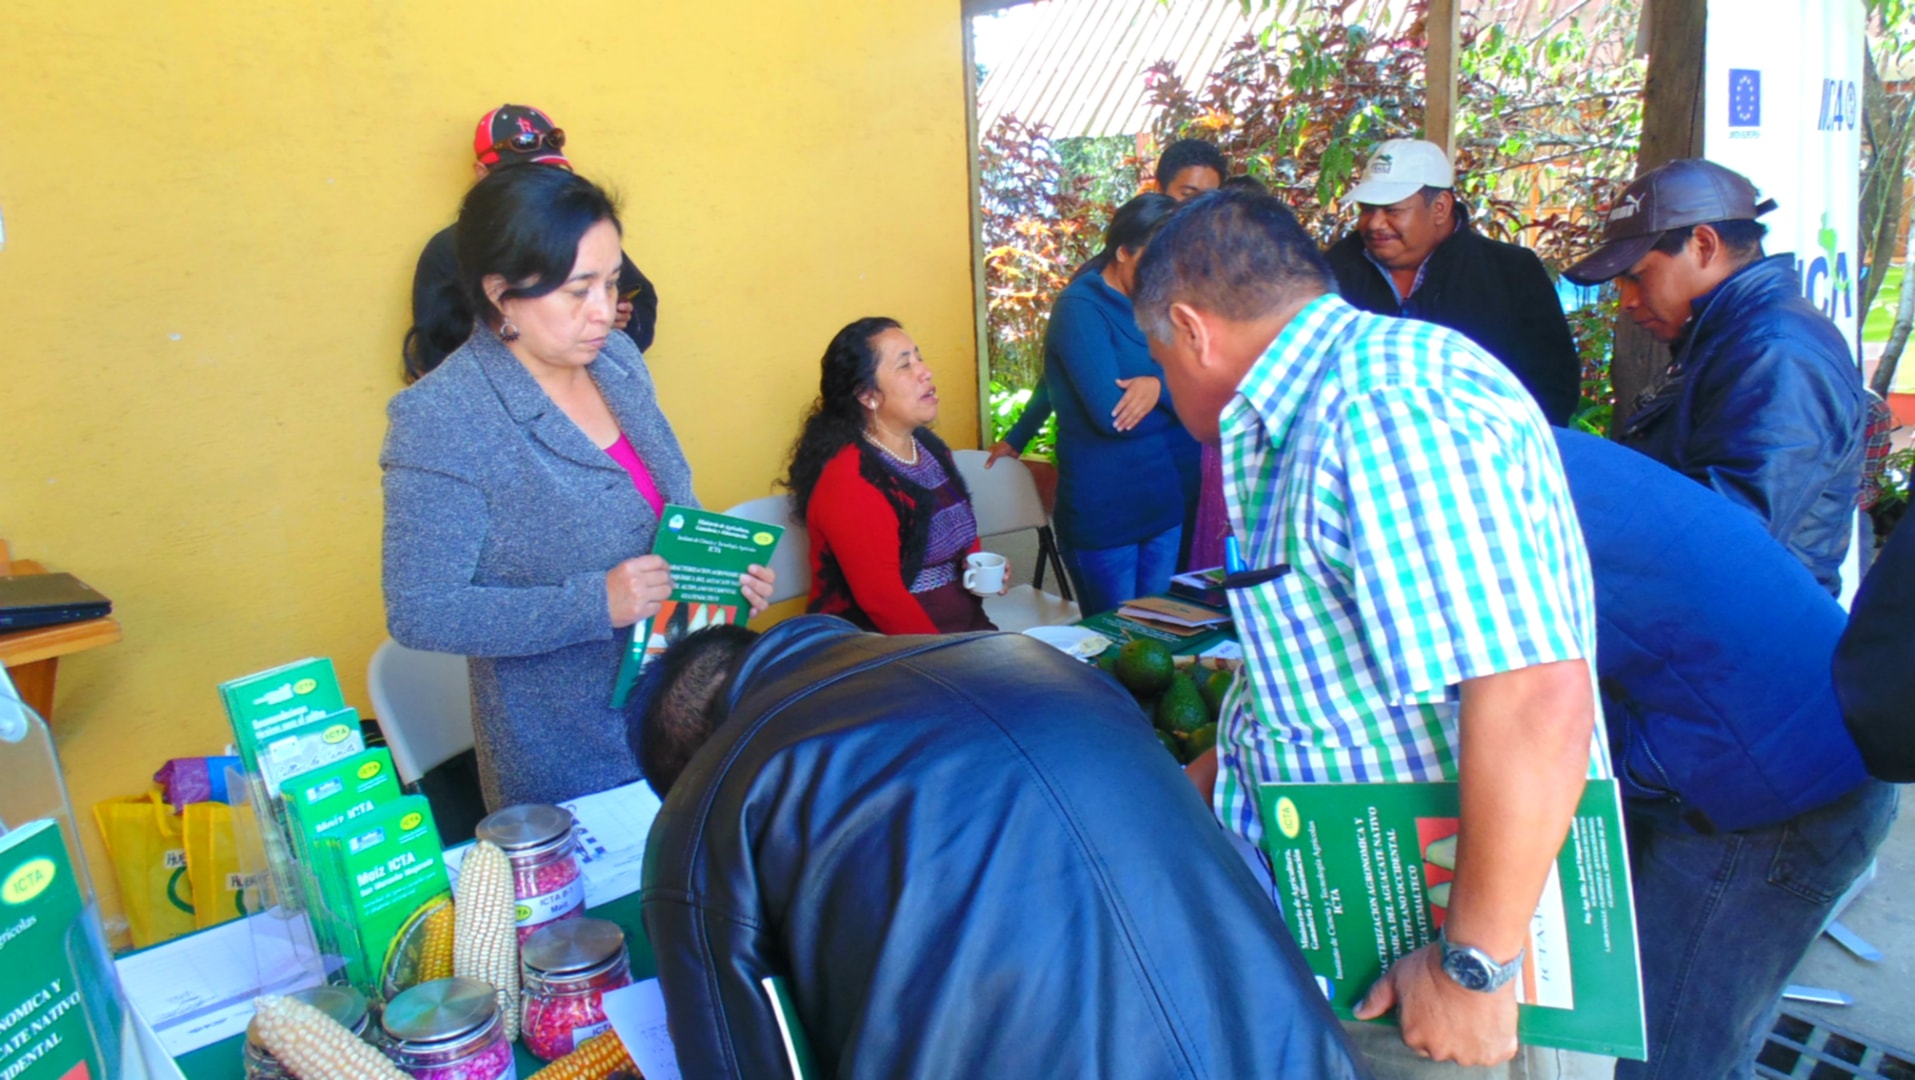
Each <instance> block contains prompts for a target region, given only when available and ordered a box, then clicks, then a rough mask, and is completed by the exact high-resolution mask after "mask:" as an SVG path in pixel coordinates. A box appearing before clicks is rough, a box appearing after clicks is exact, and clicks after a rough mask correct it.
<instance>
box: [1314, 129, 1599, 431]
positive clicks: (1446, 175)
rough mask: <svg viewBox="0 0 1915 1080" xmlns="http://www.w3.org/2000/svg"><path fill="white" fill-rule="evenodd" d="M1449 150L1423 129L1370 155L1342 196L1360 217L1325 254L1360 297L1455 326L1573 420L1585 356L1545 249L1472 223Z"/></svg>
mask: <svg viewBox="0 0 1915 1080" xmlns="http://www.w3.org/2000/svg"><path fill="white" fill-rule="evenodd" d="M1455 186H1456V173H1455V170H1454V169H1452V168H1451V166H1450V158H1449V155H1448V154H1446V153H1444V152H1443V148H1442V147H1440V146H1437V145H1436V144H1435V143H1432V142H1426V141H1424V140H1422V139H1391V140H1389V141H1388V142H1385V143H1383V144H1381V145H1379V146H1378V147H1377V148H1376V150H1375V151H1373V152H1372V153H1371V154H1370V159H1369V161H1368V162H1367V163H1366V164H1365V165H1364V167H1363V175H1362V177H1361V178H1360V180H1359V182H1358V183H1357V185H1356V187H1354V188H1352V189H1351V190H1350V192H1349V194H1347V195H1345V196H1344V197H1343V203H1344V205H1345V206H1348V205H1350V204H1352V203H1354V204H1356V206H1357V220H1356V227H1355V228H1353V229H1351V230H1350V232H1349V234H1348V235H1346V236H1344V237H1343V239H1342V240H1340V241H1338V242H1337V243H1336V244H1335V245H1333V246H1332V247H1331V248H1330V250H1329V251H1328V252H1327V253H1326V254H1327V255H1328V257H1329V260H1330V268H1331V270H1333V271H1334V272H1335V273H1336V279H1337V289H1338V291H1339V292H1341V293H1342V294H1343V299H1344V300H1345V301H1347V302H1348V303H1349V304H1351V305H1352V306H1354V307H1358V308H1361V309H1363V310H1364V311H1370V312H1374V313H1376V314H1378V315H1400V316H1402V317H1404V318H1410V319H1421V320H1423V321H1424V322H1431V323H1435V324H1437V325H1439V326H1447V327H1449V328H1450V329H1452V330H1456V331H1459V332H1461V333H1462V334H1463V335H1464V336H1466V337H1468V338H1469V339H1470V340H1471V341H1474V342H1476V343H1477V344H1478V345H1481V346H1482V347H1483V348H1484V349H1485V350H1487V351H1488V352H1489V353H1490V355H1492V356H1494V357H1496V359H1498V360H1500V361H1502V362H1503V366H1504V367H1506V368H1508V369H1509V370H1510V371H1511V372H1512V373H1514V374H1515V376H1516V378H1517V379H1519V380H1520V381H1521V382H1522V384H1523V387H1524V388H1525V389H1527V390H1528V391H1529V393H1530V396H1531V397H1533V398H1535V399H1536V404H1537V405H1538V406H1540V407H1541V408H1542V411H1543V416H1544V417H1545V418H1546V419H1548V420H1549V422H1550V423H1552V424H1557V425H1562V424H1567V423H1568V422H1569V417H1570V415H1571V414H1572V413H1574V412H1575V411H1576V406H1577V404H1578V403H1579V402H1580V401H1581V400H1582V360H1581V359H1580V358H1579V357H1578V356H1577V355H1576V343H1575V341H1574V339H1572V338H1571V337H1570V336H1569V321H1568V320H1567V319H1565V318H1564V317H1563V308H1562V302H1561V301H1560V300H1558V299H1557V297H1556V287H1555V285H1554V284H1553V283H1552V282H1551V281H1550V278H1549V271H1547V270H1545V269H1543V264H1542V260H1540V259H1538V258H1537V257H1536V255H1535V253H1534V252H1532V251H1530V250H1529V249H1527V248H1523V247H1518V246H1517V245H1515V244H1504V243H1500V242H1498V241H1495V240H1491V239H1490V238H1488V237H1486V236H1484V235H1482V234H1481V233H1479V232H1477V231H1476V230H1475V229H1473V228H1471V227H1470V221H1469V208H1468V207H1466V206H1464V205H1463V204H1462V203H1461V202H1459V201H1458V200H1457V198H1456V192H1455V191H1454V190H1453V189H1454V188H1455Z"/></svg>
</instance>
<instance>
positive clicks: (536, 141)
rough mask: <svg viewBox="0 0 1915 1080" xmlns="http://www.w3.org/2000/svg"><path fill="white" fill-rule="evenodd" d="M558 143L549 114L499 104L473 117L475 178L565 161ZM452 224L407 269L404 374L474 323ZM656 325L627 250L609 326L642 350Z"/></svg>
mask: <svg viewBox="0 0 1915 1080" xmlns="http://www.w3.org/2000/svg"><path fill="white" fill-rule="evenodd" d="M564 149H565V132H564V130H563V129H561V128H559V127H558V126H557V125H555V124H553V123H552V118H551V117H549V116H547V115H545V114H544V113H543V112H541V111H539V110H538V109H535V108H533V107H532V106H530V105H510V104H507V105H501V106H499V107H498V108H496V109H493V110H492V111H491V112H488V113H486V114H485V115H484V116H481V117H479V126H478V129H477V130H476V131H474V132H473V135H472V153H473V156H474V158H475V160H474V161H473V163H472V175H473V179H474V180H483V179H485V178H486V175H487V174H488V173H492V172H496V171H498V170H499V169H509V168H512V167H514V166H517V165H546V166H550V167H552V168H558V169H570V168H571V167H572V163H571V162H570V161H568V160H566V157H565V154H564ZM452 228H453V227H452V226H450V225H448V226H446V227H445V228H443V229H440V230H439V231H438V232H436V233H434V234H433V236H432V239H430V240H428V241H426V246H425V250H423V251H421V252H420V253H419V265H418V266H417V267H416V268H414V270H413V272H412V328H411V329H410V330H408V331H406V340H405V345H404V346H403V353H404V357H405V365H406V381H407V382H410V381H412V380H414V379H417V378H419V377H420V376H422V375H424V374H425V373H426V372H428V371H431V370H432V369H433V368H435V367H438V366H439V361H441V360H444V359H445V358H446V357H447V356H448V355H450V354H451V353H452V350H454V349H456V348H458V347H459V346H461V345H463V344H465V339H466V336H467V335H468V334H470V333H471V331H472V305H471V303H470V301H469V299H468V298H467V297H466V296H465V294H464V292H463V291H462V290H461V289H460V287H459V254H458V248H457V247H456V246H455V245H454V243H453V240H452ZM621 254H623V253H621ZM657 326H658V290H657V289H654V288H653V287H652V283H651V280H650V279H649V278H647V277H646V276H645V275H644V274H642V273H640V272H639V269H638V267H637V266H636V265H634V264H633V262H632V258H631V256H629V255H625V256H624V265H623V266H621V267H620V268H619V271H618V308H617V311H616V312H615V314H614V316H613V319H612V328H613V329H614V330H622V331H624V332H625V335H626V336H627V337H630V338H631V339H632V343H633V344H634V345H637V346H638V351H639V352H644V351H645V350H647V349H649V348H651V347H652V333H653V331H654V330H655V329H656V328H657Z"/></svg>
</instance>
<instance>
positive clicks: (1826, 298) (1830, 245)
mask: <svg viewBox="0 0 1915 1080" xmlns="http://www.w3.org/2000/svg"><path fill="white" fill-rule="evenodd" d="M1815 240H1816V245H1817V246H1818V247H1820V248H1821V249H1822V253H1821V254H1820V255H1817V256H1816V257H1815V261H1814V262H1811V263H1810V264H1809V267H1808V272H1806V273H1804V274H1803V275H1802V296H1803V298H1804V299H1806V300H1807V301H1808V302H1809V303H1811V304H1814V305H1815V306H1816V307H1817V308H1819V309H1821V312H1822V314H1824V315H1827V316H1828V317H1829V318H1831V319H1833V318H1836V317H1837V315H1836V311H1837V309H1838V308H1839V309H1840V311H1841V317H1842V318H1854V317H1855V293H1854V292H1853V290H1852V289H1851V285H1852V284H1853V283H1852V282H1851V281H1850V280H1849V257H1848V252H1846V251H1837V250H1836V249H1835V230H1834V229H1833V228H1831V227H1830V225H1829V215H1828V213H1827V212H1826V211H1824V212H1823V214H1822V228H1821V230H1820V231H1819V232H1817V233H1816V234H1815ZM1831 267H1833V271H1831V269H1830V268H1831ZM1824 282H1827V288H1826V290H1825V289H1824V286H1823V283H1824Z"/></svg>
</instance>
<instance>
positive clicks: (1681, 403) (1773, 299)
mask: <svg viewBox="0 0 1915 1080" xmlns="http://www.w3.org/2000/svg"><path fill="white" fill-rule="evenodd" d="M1773 209H1775V202H1774V200H1772V199H1771V200H1761V201H1758V196H1757V194H1756V189H1755V186H1754V185H1753V184H1751V183H1750V182H1749V181H1748V179H1747V178H1745V177H1743V176H1742V175H1741V174H1739V173H1736V172H1732V171H1731V170H1729V169H1725V168H1723V167H1722V166H1720V165H1717V164H1715V163H1714V162H1710V161H1703V160H1701V159H1689V160H1681V161H1672V162H1670V163H1668V164H1667V165H1664V166H1662V167H1661V168H1658V169H1655V170H1653V171H1651V172H1649V173H1646V174H1644V175H1643V176H1641V177H1639V178H1638V179H1637V180H1636V181H1635V183H1632V184H1630V185H1629V187H1628V189H1627V190H1625V191H1624V192H1623V196H1622V198H1621V200H1619V201H1618V202H1617V203H1616V204H1615V205H1614V206H1613V207H1611V208H1610V210H1609V214H1608V221H1607V224H1606V225H1605V227H1604V230H1603V245H1602V246H1601V247H1600V248H1597V249H1596V250H1595V251H1593V252H1591V253H1590V254H1589V255H1588V256H1586V257H1584V258H1583V259H1582V260H1581V261H1580V262H1578V263H1577V264H1576V265H1574V266H1572V267H1570V268H1569V269H1568V270H1566V271H1564V275H1565V276H1567V277H1568V278H1570V279H1571V280H1572V281H1576V282H1579V283H1581V284H1585V285H1594V284H1597V283H1599V282H1604V281H1608V280H1610V279H1611V278H1615V279H1617V280H1618V284H1619V285H1620V286H1621V289H1622V309H1623V312H1624V313H1625V314H1627V315H1628V316H1629V317H1630V318H1631V319H1633V320H1634V321H1635V323H1636V325H1637V326H1640V327H1642V328H1643V329H1644V330H1646V331H1648V332H1649V333H1650V334H1651V335H1653V336H1654V337H1655V338H1656V340H1657V341H1660V342H1662V343H1663V344H1665V345H1668V346H1669V347H1670V349H1671V351H1672V353H1673V358H1672V361H1671V363H1670V364H1669V368H1668V370H1667V372H1666V373H1665V374H1664V375H1663V377H1662V378H1661V379H1660V380H1659V381H1657V382H1656V383H1654V384H1653V385H1651V386H1650V388H1649V389H1647V390H1645V391H1644V392H1643V394H1642V395H1641V396H1640V397H1638V398H1637V399H1636V401H1635V403H1634V407H1633V409H1632V410H1631V411H1629V412H1627V413H1626V418H1625V419H1624V420H1623V421H1622V426H1621V428H1620V429H1619V430H1620V434H1619V435H1618V436H1617V438H1618V441H1620V442H1621V443H1623V444H1624V445H1625V446H1631V447H1634V448H1635V449H1637V450H1640V451H1642V452H1643V453H1645V454H1648V455H1649V456H1650V457H1652V458H1655V459H1656V460H1657V461H1660V462H1662V463H1663V464H1665V465H1668V466H1670V467H1671V468H1673V469H1675V470H1676V471H1678V472H1680V473H1682V474H1683V475H1685V476H1688V477H1690V478H1691V479H1693V480H1696V481H1698V482H1700V483H1703V484H1706V485H1708V486H1709V487H1712V488H1714V489H1715V490H1717V491H1719V492H1721V493H1722V494H1723V495H1725V496H1727V497H1728V498H1729V499H1730V500H1731V501H1733V502H1736V503H1738V504H1740V505H1742V506H1745V507H1747V508H1748V509H1749V510H1751V511H1752V512H1754V513H1755V515H1756V516H1757V517H1759V518H1761V519H1762V522H1763V524H1764V525H1766V526H1767V527H1768V530H1769V535H1771V536H1773V537H1775V538H1776V539H1777V540H1780V541H1782V543H1783V544H1784V545H1785V546H1787V547H1788V549H1789V550H1790V551H1791V552H1792V553H1794V555H1795V557H1796V558H1798V559H1800V560H1801V561H1802V564H1803V565H1804V566H1807V567H1808V568H1809V570H1810V572H1811V573H1813V574H1814V575H1815V578H1816V580H1817V581H1819V582H1821V583H1822V587H1823V588H1825V589H1827V590H1828V591H1829V592H1831V593H1837V592H1839V591H1840V589H1841V568H1842V559H1843V556H1844V555H1846V554H1847V552H1848V544H1849V536H1850V534H1851V533H1852V532H1853V531H1854V518H1855V495H1856V490H1857V488H1858V487H1859V486H1860V484H1861V478H1862V454H1863V449H1864V445H1863V444H1864V435H1865V428H1866V424H1867V420H1868V402H1867V399H1866V397H1865V396H1864V392H1863V389H1862V375H1861V372H1860V371H1859V370H1858V369H1857V368H1856V366H1855V360H1854V358H1853V357H1852V356H1851V355H1850V354H1849V348H1848V343H1847V342H1845V341H1843V340H1842V335H1841V332H1840V331H1838V330H1837V329H1836V328H1835V324H1834V323H1832V322H1830V321H1829V320H1828V319H1827V318H1825V317H1824V316H1823V315H1822V313H1821V312H1819V311H1817V310H1816V309H1815V307H1814V305H1812V304H1810V303H1809V302H1808V301H1807V300H1805V299H1803V298H1802V295H1801V287H1800V285H1799V284H1798V280H1797V275H1796V272H1795V262H1794V258H1793V256H1790V255H1775V256H1771V257H1766V258H1765V257H1764V256H1763V252H1762V237H1763V235H1764V234H1765V233H1766V232H1767V229H1766V227H1765V226H1763V225H1762V224H1760V223H1759V222H1757V221H1756V218H1758V217H1760V216H1761V215H1763V214H1766V213H1768V212H1769V211H1770V210H1773ZM1618 415H1625V414H1624V413H1622V412H1620V411H1619V413H1618Z"/></svg>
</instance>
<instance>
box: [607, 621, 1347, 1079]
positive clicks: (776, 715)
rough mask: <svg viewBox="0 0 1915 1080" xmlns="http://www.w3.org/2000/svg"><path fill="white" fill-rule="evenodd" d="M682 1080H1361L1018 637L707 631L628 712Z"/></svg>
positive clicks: (1241, 883) (1244, 893)
mask: <svg viewBox="0 0 1915 1080" xmlns="http://www.w3.org/2000/svg"><path fill="white" fill-rule="evenodd" d="M632 715H633V717H634V721H633V725H632V740H633V745H634V749H635V750H636V751H637V753H638V757H639V761H640V763H641V765H642V766H643V768H644V771H645V775H646V776H647V777H649V778H650V780H651V783H652V786H653V787H654V788H656V789H657V790H658V793H659V794H660V796H661V797H663V798H664V799H665V805H664V809H663V810H661V811H660V813H659V815H658V818H657V821H656V823H655V824H654V825H653V826H652V831H651V837H650V840H649V842H648V844H647V847H646V852H645V882H644V891H643V894H642V900H643V904H644V912H645V929H646V932H647V934H648V935H649V936H650V938H651V944H652V948H653V950H654V951H655V952H656V954H657V957H658V971H659V981H660V983H661V985H662V987H663V990H664V995H665V1004H666V1009H667V1012H668V1015H669V1019H670V1027H671V1035H672V1041H673V1043H674V1044H675V1045H676V1048H677V1053H678V1062H679V1066H680V1068H682V1069H683V1071H684V1073H685V1075H686V1076H688V1077H708V1076H722V1077H751V1078H753V1080H759V1078H764V1077H778V1076H784V1075H788V1071H789V1070H788V1069H787V1067H786V1066H785V1064H784V1062H785V1053H784V1048H783V1042H782V1040H781V1038H780V1034H779V1029H778V1026H777V1024H776V1022H775V1020H774V1017H773V1013H772V1009H771V1007H770V1003H769V999H768V998H767V996H766V991H765V989H764V987H763V985H762V982H761V980H763V979H765V978H767V977H770V976H778V977H782V978H784V979H785V980H786V981H787V987H788V989H789V991H790V996H791V999H792V1001H793V1003H794V1004H795V1008H796V1012H797V1019H798V1020H799V1021H800V1022H801V1024H802V1027H803V1029H804V1030H805V1031H806V1032H807V1033H808V1035H809V1038H810V1042H811V1044H812V1047H813V1048H814V1051H815V1053H816V1057H817V1059H818V1065H819V1066H821V1070H820V1071H821V1075H828V1076H871V1077H953V1076H990V1077H1046V1078H1053V1077H1100V1078H1118V1080H1122V1078H1128V1077H1136V1078H1140V1080H1141V1078H1146V1077H1147V1078H1151V1080H1157V1078H1160V1077H1216V1078H1220V1080H1221V1078H1230V1080H1236V1078H1247V1077H1277V1076H1286V1077H1289V1076H1294V1077H1312V1078H1331V1080H1334V1078H1342V1077H1359V1076H1363V1075H1365V1074H1364V1072H1363V1070H1362V1069H1361V1068H1360V1067H1359V1066H1357V1065H1356V1064H1354V1063H1353V1062H1352V1061H1351V1058H1350V1054H1349V1051H1348V1050H1347V1049H1346V1048H1345V1046H1344V1044H1343V1039H1342V1035H1341V1033H1340V1032H1339V1030H1338V1027H1337V1024H1336V1022H1335V1020H1334V1019H1333V1018H1332V1016H1331V1014H1330V1011H1329V1009H1328V1008H1327V1007H1326V1006H1325V1004H1324V1000H1323V997H1322V995H1321V994H1320V993H1319V992H1318V991H1317V989H1316V986H1315V984H1314V982H1313V981H1312V979H1311V976H1310V973H1309V971H1308V969H1307V968H1306V967H1305V966H1304V963H1303V959H1302V957H1301V956H1300V954H1299V953H1298V952H1297V950H1296V948H1295V946H1294V945H1293V944H1292V942H1291V938H1290V935H1289V934H1288V932H1287V931H1286V930H1285V929H1284V925H1283V922H1282V920H1281V918H1280V917H1279V915H1278V913H1277V910H1276V908H1275V907H1273V906H1272V905H1271V903H1270V899H1269V896H1268V894H1267V893H1266V892H1265V891H1264V889H1263V888H1262V887H1261V886H1260V885H1259V883H1258V882H1257V880H1256V879H1255V877H1254V876H1253V875H1252V873H1251V871H1250V870H1249V869H1248V867H1247V866H1246V865H1245V864H1244V862H1243V860H1242V859H1241V858H1240V857H1239V856H1238V854H1237V853H1236V851H1235V850H1234V849H1233V848H1232V847H1231V845H1230V842H1229V840H1228V839H1227V838H1226V836H1225V834H1224V832H1223V830H1222V829H1220V828H1219V827H1218V826H1217V822H1216V820H1215V818H1213V817H1212V816H1211V813H1210V810H1209V808H1208V807H1206V806H1205V805H1204V804H1203V802H1202V800H1200V799H1199V798H1198V797H1197V796H1196V794H1195V793H1194V792H1193V791H1192V789H1191V786H1190V784H1189V782H1188V781H1186V780H1185V779H1184V777H1183V775H1182V773H1181V772H1179V771H1178V769H1177V767H1176V765H1175V764H1174V763H1173V762H1172V761H1171V759H1170V757H1169V756H1168V755H1166V754H1165V753H1164V752H1163V749H1162V747H1161V746H1159V745H1158V743H1157V740H1156V737H1155V736H1153V735H1152V734H1151V729H1150V724H1149V722H1148V721H1147V720H1146V719H1145V718H1144V716H1143V714H1142V713H1141V712H1139V711H1138V708H1137V706H1136V705H1135V704H1134V703H1133V702H1132V701H1131V699H1130V697H1129V695H1127V694H1126V693H1124V691H1123V690H1122V689H1120V688H1119V687H1118V686H1117V685H1116V684H1115V683H1114V682H1112V681H1111V680H1110V679H1108V678H1105V677H1104V676H1102V675H1100V674H1097V673H1096V672H1093V671H1092V670H1091V669H1090V668H1089V667H1088V666H1086V665H1083V664H1080V663H1078V662H1076V661H1074V660H1071V659H1069V658H1067V657H1065V656H1064V655H1063V654H1062V653H1059V652H1057V651H1055V650H1053V649H1051V648H1049V647H1048V646H1045V645H1042V644H1040V643H1038V642H1036V641H1033V640H1032V639H1030V638H1026V637H1022V636H1019V635H1016V634H977V635H965V636H953V637H883V636H879V635H872V634H863V633H860V632H859V631H858V630H857V629H856V628H854V627H853V626H852V625H851V624H850V623H847V622H844V621H843V620H840V619H836V618H833V617H831V616H806V617H802V618H798V619H792V620H790V621H788V622H785V623H783V624H781V625H779V626H777V627H776V628H774V629H772V630H770V631H768V632H766V633H765V634H763V635H762V636H760V635H757V634H754V633H752V632H751V631H748V630H744V629H741V628H737V627H718V628H714V629H711V630H705V631H701V632H700V633H697V634H694V635H692V636H690V637H688V638H686V639H685V640H684V641H682V642H680V643H678V644H676V645H674V646H672V648H671V649H670V650H668V651H667V652H666V653H665V655H664V656H662V657H661V658H659V659H658V660H657V661H655V662H654V663H653V665H652V666H651V668H650V669H648V670H647V672H646V678H645V681H644V683H643V684H642V685H641V691H640V696H639V698H638V699H637V701H636V702H635V707H634V710H633V713H632Z"/></svg>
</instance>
